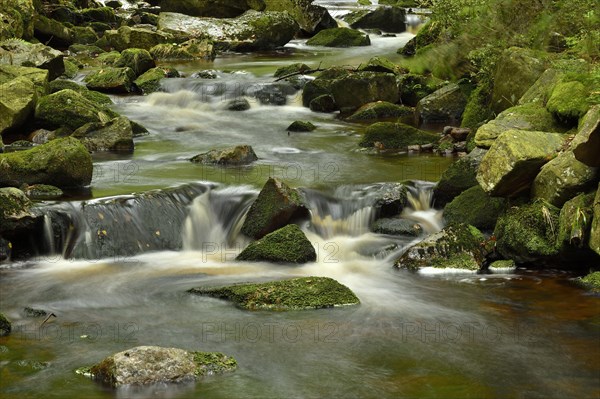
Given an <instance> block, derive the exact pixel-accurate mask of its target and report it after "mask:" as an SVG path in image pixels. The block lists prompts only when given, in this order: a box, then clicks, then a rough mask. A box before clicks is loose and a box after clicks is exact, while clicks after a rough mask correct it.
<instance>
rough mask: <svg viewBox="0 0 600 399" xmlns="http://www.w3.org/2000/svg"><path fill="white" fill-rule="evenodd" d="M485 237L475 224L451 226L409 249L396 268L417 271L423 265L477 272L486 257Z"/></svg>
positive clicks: (395, 263) (397, 261) (396, 262)
mask: <svg viewBox="0 0 600 399" xmlns="http://www.w3.org/2000/svg"><path fill="white" fill-rule="evenodd" d="M484 242H485V237H484V236H483V234H482V233H481V232H480V231H479V230H477V228H476V227H473V226H469V225H466V224H457V225H450V226H448V227H446V228H445V229H443V230H442V231H440V232H437V233H434V234H432V235H430V236H429V237H427V238H425V239H424V240H423V241H421V242H419V243H418V244H415V245H413V246H411V247H410V248H408V250H407V251H406V252H404V253H403V254H402V255H401V256H400V257H399V258H398V259H396V261H395V262H394V267H397V268H400V269H408V270H414V271H417V270H419V269H421V268H423V267H435V268H441V269H446V268H447V269H465V270H472V271H476V270H479V269H481V268H482V266H483V262H484V260H485V255H486V253H485V251H484V247H483V245H482V244H483V243H484Z"/></svg>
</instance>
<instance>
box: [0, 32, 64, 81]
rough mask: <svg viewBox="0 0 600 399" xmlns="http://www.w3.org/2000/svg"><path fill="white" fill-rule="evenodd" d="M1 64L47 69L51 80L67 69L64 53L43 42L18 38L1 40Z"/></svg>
mask: <svg viewBox="0 0 600 399" xmlns="http://www.w3.org/2000/svg"><path fill="white" fill-rule="evenodd" d="M0 64H8V65H14V66H24V67H35V68H40V69H46V70H48V79H50V80H54V79H56V78H57V77H59V76H60V75H62V74H63V72H64V71H65V64H64V62H63V53H61V52H60V51H58V50H54V49H53V48H51V47H48V46H44V45H43V44H41V43H37V44H31V43H28V42H26V41H24V40H18V39H9V40H5V41H3V42H0Z"/></svg>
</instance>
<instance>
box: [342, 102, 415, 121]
mask: <svg viewBox="0 0 600 399" xmlns="http://www.w3.org/2000/svg"><path fill="white" fill-rule="evenodd" d="M413 117H414V110H413V109H412V108H409V107H405V106H402V105H396V104H392V103H390V102H387V101H377V102H374V103H368V104H365V105H363V106H362V107H360V108H359V109H358V110H357V111H356V112H355V113H353V114H352V115H350V116H349V117H348V118H347V120H348V121H350V122H360V121H372V120H377V119H398V118H402V120H403V121H405V122H409V121H410V120H412V119H413Z"/></svg>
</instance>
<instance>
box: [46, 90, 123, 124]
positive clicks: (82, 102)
mask: <svg viewBox="0 0 600 399" xmlns="http://www.w3.org/2000/svg"><path fill="white" fill-rule="evenodd" d="M117 116H118V115H117V114H116V113H115V112H114V111H111V110H110V109H108V108H106V107H105V106H104V105H102V104H101V103H98V102H93V101H90V100H89V99H87V98H86V97H84V96H83V95H82V94H80V93H79V92H77V91H75V90H71V89H65V90H61V91H59V92H56V93H53V94H50V95H48V96H44V97H42V98H41V99H40V100H39V101H38V104H37V106H36V109H35V118H36V120H38V121H39V122H40V123H42V124H43V125H44V126H45V127H48V128H52V129H54V128H59V127H62V126H64V127H67V128H69V129H71V130H75V129H77V128H78V127H80V126H83V125H85V124H86V123H90V122H103V121H107V120H110V119H112V118H115V117H117Z"/></svg>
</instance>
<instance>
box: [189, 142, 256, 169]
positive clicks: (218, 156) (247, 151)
mask: <svg viewBox="0 0 600 399" xmlns="http://www.w3.org/2000/svg"><path fill="white" fill-rule="evenodd" d="M257 160H258V157H257V156H256V153H255V152H254V150H253V149H252V147H251V146H249V145H238V146H234V147H227V148H225V149H222V150H210V151H208V152H205V153H202V154H198V155H196V156H195V157H193V158H192V159H190V161H192V162H196V163H203V164H208V165H210V164H217V165H224V166H238V165H249V164H251V163H252V162H254V161H257Z"/></svg>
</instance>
